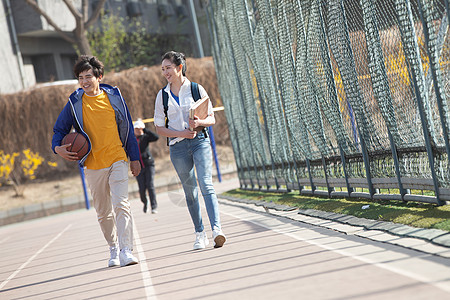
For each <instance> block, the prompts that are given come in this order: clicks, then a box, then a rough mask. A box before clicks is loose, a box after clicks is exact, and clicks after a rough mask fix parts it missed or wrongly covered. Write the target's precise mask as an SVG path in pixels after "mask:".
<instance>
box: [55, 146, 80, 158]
mask: <svg viewBox="0 0 450 300" xmlns="http://www.w3.org/2000/svg"><path fill="white" fill-rule="evenodd" d="M70 145H72V144H65V145H61V146H56V147H55V152H56V153H58V155H59V156H61V157H62V158H64V159H65V160H68V161H77V160H78V156H77V153H76V152H69V151H67V147H69V146H70Z"/></svg>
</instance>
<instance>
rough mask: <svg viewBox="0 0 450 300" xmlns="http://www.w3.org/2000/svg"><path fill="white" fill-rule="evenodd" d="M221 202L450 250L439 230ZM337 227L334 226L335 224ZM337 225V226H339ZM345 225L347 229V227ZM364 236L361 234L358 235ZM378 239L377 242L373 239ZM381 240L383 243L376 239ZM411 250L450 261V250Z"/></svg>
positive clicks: (284, 207)
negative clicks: (299, 216) (421, 242)
mask: <svg viewBox="0 0 450 300" xmlns="http://www.w3.org/2000/svg"><path fill="white" fill-rule="evenodd" d="M218 198H219V199H225V200H229V201H232V202H235V203H240V204H243V205H255V206H261V207H263V208H264V210H265V211H266V212H267V213H272V212H270V211H269V209H270V210H273V211H275V212H273V213H272V214H275V215H279V216H285V217H286V216H288V217H290V218H292V219H295V220H298V221H301V222H304V223H309V224H313V225H317V226H321V227H326V228H330V229H333V230H336V231H340V232H343V233H345V234H354V235H359V236H361V237H364V238H371V237H370V235H367V234H363V233H362V232H364V231H366V232H367V231H370V232H376V231H377V232H384V233H388V234H390V235H393V236H396V237H399V238H411V239H416V240H423V241H425V242H427V243H430V244H433V245H436V246H438V247H439V248H441V247H445V248H450V232H448V231H444V230H439V229H424V228H417V227H411V226H408V225H403V224H396V223H392V222H387V221H378V220H370V219H363V218H358V217H354V216H351V215H344V214H339V213H332V212H325V211H319V210H314V209H298V208H295V207H292V206H287V205H278V204H275V203H273V202H265V201H258V200H250V199H241V198H236V197H232V196H225V195H218ZM294 215H301V216H303V218H297V217H295V216H294ZM317 220H322V222H318V221H317ZM323 220H327V221H331V222H323ZM332 223H334V224H332ZM336 224H337V225H336ZM344 225H345V226H344ZM358 232H361V234H357V233H358ZM371 239H374V238H371ZM376 240H380V239H378V238H377V239H376ZM383 241H384V242H389V240H388V239H383ZM391 243H393V244H397V245H401V246H405V245H402V244H401V243H399V242H398V241H392V242H391ZM405 247H407V248H413V249H415V250H419V251H423V252H427V253H431V254H435V255H439V256H443V257H450V250H448V249H444V251H442V249H437V250H429V251H426V250H424V249H423V245H420V246H416V247H413V246H405Z"/></svg>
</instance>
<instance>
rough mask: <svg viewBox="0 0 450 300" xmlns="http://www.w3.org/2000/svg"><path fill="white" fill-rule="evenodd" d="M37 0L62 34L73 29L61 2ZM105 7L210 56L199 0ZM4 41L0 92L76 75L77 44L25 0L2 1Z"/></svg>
mask: <svg viewBox="0 0 450 300" xmlns="http://www.w3.org/2000/svg"><path fill="white" fill-rule="evenodd" d="M36 1H37V3H38V5H39V7H40V8H41V9H42V10H44V11H45V12H46V13H47V14H48V15H49V16H50V17H51V19H52V20H53V21H54V22H55V23H56V25H58V26H59V27H60V28H61V29H62V30H63V31H64V32H67V33H71V32H72V31H73V29H74V28H75V19H74V17H73V16H72V14H71V12H70V11H69V9H68V8H67V6H66V5H65V3H64V2H63V1H60V0H36ZM97 3H98V0H89V11H92V10H93V8H94V7H95V6H96V5H97ZM73 4H74V6H75V7H77V8H78V9H80V7H81V0H73ZM191 4H193V5H194V7H195V13H196V14H197V18H196V20H204V21H203V24H201V21H200V24H199V26H198V28H199V29H200V30H199V31H200V34H199V35H197V34H196V32H198V31H196V30H195V26H194V25H195V24H194V22H193V18H192V14H191V10H190V8H191V6H190V5H191ZM104 9H105V12H106V13H107V14H108V13H114V14H115V15H118V16H120V17H123V19H124V20H129V19H132V18H139V20H140V21H141V23H142V24H145V26H146V27H147V31H148V32H150V33H154V34H158V35H162V34H178V35H184V36H187V37H188V39H189V40H190V41H192V42H191V44H192V53H194V55H195V56H197V57H198V56H201V55H202V54H203V53H206V55H210V50H209V49H210V46H209V31H208V27H207V24H206V18H205V17H204V16H205V11H204V7H203V4H202V1H201V0H196V1H192V0H107V1H106V3H105V6H104ZM126 22H127V21H126ZM97 28H98V26H97ZM197 37H199V38H198V39H196V38H197ZM197 40H200V41H202V46H203V45H205V52H202V51H201V50H199V48H200V47H198V44H197V43H196V42H195V41H197ZM0 43H1V46H0V49H1V50H0V51H1V54H2V55H1V56H0V66H1V67H2V69H3V70H6V72H2V74H1V75H0V76H1V80H0V94H4V93H14V92H17V91H20V90H22V89H26V88H29V87H31V86H33V85H35V84H36V83H40V82H48V81H60V80H68V79H74V77H73V73H72V67H73V64H74V62H75V60H76V58H77V53H76V51H75V49H74V47H73V45H72V44H70V43H69V42H67V41H66V40H65V39H63V38H62V37H61V35H60V34H59V33H58V32H56V31H55V30H54V29H53V27H52V26H51V25H49V24H48V23H47V21H46V20H45V18H44V17H42V16H40V15H39V14H38V13H37V12H36V11H35V10H34V9H33V8H32V7H30V6H29V5H28V4H27V3H26V2H25V0H0Z"/></svg>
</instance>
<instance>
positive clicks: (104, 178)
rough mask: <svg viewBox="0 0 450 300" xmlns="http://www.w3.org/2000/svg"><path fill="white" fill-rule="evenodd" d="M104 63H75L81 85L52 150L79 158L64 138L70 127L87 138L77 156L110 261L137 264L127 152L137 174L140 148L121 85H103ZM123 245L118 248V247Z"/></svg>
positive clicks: (60, 121)
mask: <svg viewBox="0 0 450 300" xmlns="http://www.w3.org/2000/svg"><path fill="white" fill-rule="evenodd" d="M103 72H104V68H103V63H102V62H101V61H99V60H98V59H97V58H96V57H95V56H87V55H82V56H80V58H79V59H78V61H77V62H76V64H75V66H74V73H75V76H76V78H77V79H78V83H79V84H80V88H79V89H77V90H76V91H74V92H73V93H72V94H71V95H70V97H69V101H68V102H67V104H66V105H65V106H64V108H63V110H62V111H61V113H60V114H59V116H58V119H57V120H56V123H55V125H54V127H53V133H54V134H53V139H52V149H53V151H54V152H55V153H57V154H58V155H60V156H61V157H62V158H64V159H66V160H69V161H76V160H77V156H76V153H75V152H69V151H68V150H67V147H69V146H70V144H65V145H61V141H62V139H63V138H64V136H65V135H66V134H68V133H69V132H70V130H71V128H72V127H73V128H75V130H76V131H77V132H79V133H81V134H82V135H83V136H85V137H86V139H87V140H88V142H89V151H88V153H87V154H86V155H85V156H84V157H82V158H81V159H80V160H79V164H80V165H81V166H82V167H84V168H85V170H84V171H85V174H86V180H87V182H88V185H89V188H90V190H91V194H92V198H93V206H94V207H95V210H96V212H97V218H98V222H99V224H100V228H101V230H102V232H103V236H104V237H105V239H106V241H107V243H108V245H109V250H110V258H109V261H108V266H109V267H113V266H118V265H120V266H122V267H123V266H128V265H133V264H137V263H138V260H137V258H136V257H134V256H133V254H132V250H133V217H132V215H131V207H130V202H129V200H128V157H129V160H130V169H131V173H132V174H133V175H134V176H137V175H139V173H140V171H141V164H140V162H139V147H138V143H137V140H136V138H135V137H134V132H133V123H132V121H131V120H132V119H131V116H130V112H129V110H128V107H127V105H126V103H125V100H124V99H123V97H122V95H121V93H120V91H119V89H118V88H117V87H112V86H110V85H107V84H101V83H100V81H101V80H102V78H103ZM119 249H120V251H119Z"/></svg>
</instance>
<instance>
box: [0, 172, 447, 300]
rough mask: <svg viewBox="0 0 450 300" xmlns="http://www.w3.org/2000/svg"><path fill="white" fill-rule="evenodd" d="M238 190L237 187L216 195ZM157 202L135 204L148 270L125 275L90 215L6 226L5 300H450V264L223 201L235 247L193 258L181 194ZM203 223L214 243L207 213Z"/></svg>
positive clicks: (1, 294)
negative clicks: (153, 210)
mask: <svg viewBox="0 0 450 300" xmlns="http://www.w3.org/2000/svg"><path fill="white" fill-rule="evenodd" d="M237 186H238V181H237V180H236V179H233V180H227V181H225V182H223V183H221V184H217V185H216V188H217V190H218V192H221V191H224V190H229V189H232V188H235V187H237ZM158 202H159V213H158V214H156V215H152V214H144V213H143V212H142V207H141V203H140V202H139V200H137V199H134V200H132V208H133V214H134V218H135V225H136V231H135V232H136V235H135V238H136V247H135V249H134V252H135V254H136V256H137V257H139V259H140V260H141V263H140V264H138V265H134V266H129V267H124V268H120V267H115V268H107V267H106V264H107V258H108V255H109V253H108V247H107V246H106V245H105V241H104V239H103V237H102V235H101V233H100V229H99V226H98V224H97V221H96V216H95V212H94V210H92V209H91V210H89V211H87V210H77V211H73V212H69V213H64V214H59V215H54V216H51V217H46V218H42V219H38V220H33V221H28V222H23V223H18V224H13V225H9V226H3V227H2V228H0V245H1V246H0V266H1V267H0V299H233V300H236V299H396V300H399V299H448V298H450V262H449V259H447V258H442V257H437V256H433V255H429V254H426V253H424V252H419V251H415V250H410V249H406V248H404V247H397V246H395V245H390V244H388V243H381V242H375V241H371V240H368V239H364V238H361V237H357V236H353V235H345V234H342V233H340V232H337V231H334V230H329V229H324V228H321V227H317V226H314V225H310V224H307V223H303V222H299V221H296V220H292V219H291V218H286V217H280V216H274V215H269V214H267V213H265V212H264V209H262V208H258V207H256V206H245V205H239V204H236V203H233V202H228V201H222V200H221V218H222V224H223V228H224V231H225V233H226V234H227V237H228V241H227V243H226V244H225V246H224V247H223V248H220V249H214V248H212V244H210V246H209V247H208V248H207V249H205V250H199V251H193V250H191V249H192V244H193V242H194V233H193V226H192V223H191V221H190V218H189V214H188V211H187V208H186V207H185V206H184V200H183V196H182V193H181V192H180V191H176V192H166V193H161V194H158ZM288 214H289V213H286V216H287V215H288ZM291 214H292V216H293V214H295V212H292V213H291ZM203 221H204V223H205V228H206V229H207V230H208V235H210V234H211V230H210V228H209V222H208V220H207V217H206V213H205V212H204V220H203ZM111 297H113V298H111Z"/></svg>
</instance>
